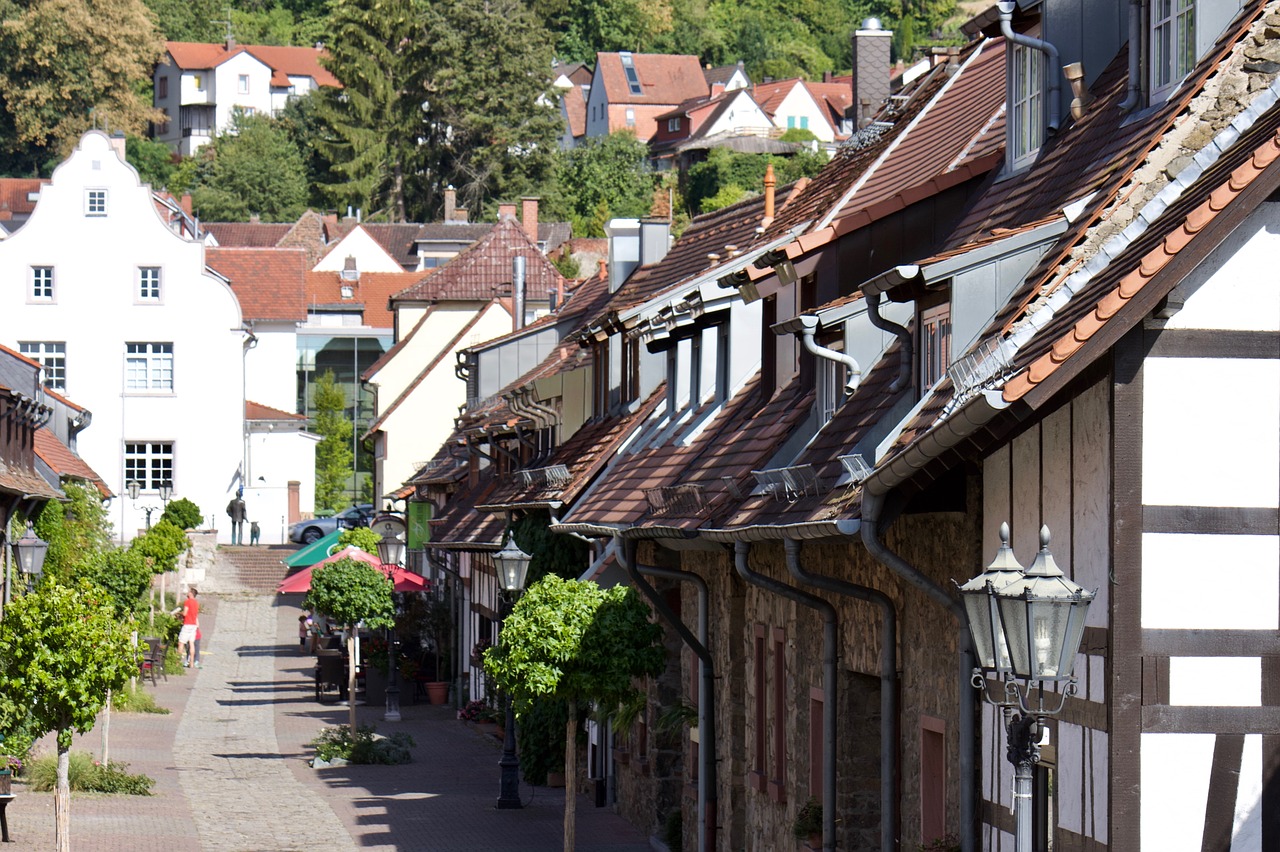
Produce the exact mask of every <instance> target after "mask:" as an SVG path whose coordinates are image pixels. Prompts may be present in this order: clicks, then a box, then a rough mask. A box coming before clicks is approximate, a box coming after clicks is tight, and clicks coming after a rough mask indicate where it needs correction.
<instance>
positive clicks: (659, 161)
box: [649, 88, 791, 169]
mask: <svg viewBox="0 0 1280 852" xmlns="http://www.w3.org/2000/svg"><path fill="white" fill-rule="evenodd" d="M655 121H656V122H657V131H656V132H655V133H654V135H653V138H652V139H650V140H649V156H650V157H651V159H652V161H653V163H654V165H655V166H656V167H657V168H659V169H667V168H673V167H675V168H681V169H685V168H688V165H689V163H688V162H687V161H684V160H682V159H681V158H680V157H679V153H680V152H681V151H682V150H690V148H691V146H689V145H688V143H690V142H698V141H700V142H704V143H705V142H707V140H725V139H729V138H736V137H743V136H750V137H757V138H760V137H764V138H766V139H767V137H769V135H770V134H771V132H772V131H773V122H772V121H771V120H770V118H769V116H768V115H766V114H765V112H764V110H762V109H761V108H760V105H759V104H757V103H756V102H755V99H754V98H752V97H751V92H750V91H749V90H748V89H746V88H737V89H733V90H731V91H726V92H722V93H720V94H718V95H708V96H703V97H699V98H694V99H693V100H689V101H685V102H684V103H682V104H680V106H678V107H676V108H675V109H673V110H669V111H667V112H664V113H662V114H660V115H658V116H657V117H656V118H655ZM770 141H774V140H770ZM776 144H779V145H786V144H787V143H776ZM704 150H705V149H704ZM788 150H791V149H788Z"/></svg>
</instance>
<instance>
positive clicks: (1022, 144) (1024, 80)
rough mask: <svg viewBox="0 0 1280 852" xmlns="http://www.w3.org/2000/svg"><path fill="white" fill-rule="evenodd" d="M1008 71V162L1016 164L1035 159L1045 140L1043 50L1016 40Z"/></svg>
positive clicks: (1013, 165) (1026, 162)
mask: <svg viewBox="0 0 1280 852" xmlns="http://www.w3.org/2000/svg"><path fill="white" fill-rule="evenodd" d="M1010 62H1011V63H1012V66H1013V68H1012V73H1011V74H1010V75H1009V86H1010V92H1009V105H1010V108H1009V164H1010V165H1011V166H1012V167H1013V168H1015V169H1018V168H1021V167H1023V166H1025V165H1028V164H1029V163H1030V162H1031V161H1032V160H1034V159H1035V156H1036V153H1037V152H1039V150H1040V145H1041V143H1042V142H1043V141H1044V54H1042V53H1041V52H1040V51H1038V50H1033V49H1032V48H1029V47H1026V46H1025V45H1021V44H1015V45H1014V46H1013V53H1012V55H1011V57H1010Z"/></svg>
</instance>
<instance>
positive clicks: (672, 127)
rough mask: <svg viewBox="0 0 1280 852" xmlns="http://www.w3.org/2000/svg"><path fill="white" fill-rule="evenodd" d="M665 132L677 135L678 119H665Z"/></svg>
mask: <svg viewBox="0 0 1280 852" xmlns="http://www.w3.org/2000/svg"><path fill="white" fill-rule="evenodd" d="M667 131H668V132H670V133H678V132H679V131H680V119H678V118H668V119H667Z"/></svg>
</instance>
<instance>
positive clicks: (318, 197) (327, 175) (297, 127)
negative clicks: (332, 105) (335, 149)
mask: <svg viewBox="0 0 1280 852" xmlns="http://www.w3.org/2000/svg"><path fill="white" fill-rule="evenodd" d="M323 98H324V92H323V91H321V90H312V91H310V92H307V93H306V94H305V95H301V96H299V97H296V98H290V99H289V102H288V103H287V104H285V106H284V109H282V110H281V111H280V114H279V116H277V119H276V120H277V121H278V122H279V124H280V129H281V130H283V131H284V132H285V133H286V134H287V135H288V136H289V138H290V139H291V140H292V141H293V144H294V145H295V146H297V148H298V151H299V153H301V154H302V163H303V168H304V169H305V171H306V179H307V188H308V191H309V192H310V195H309V197H308V199H307V204H308V205H310V206H311V207H315V208H319V209H324V208H325V207H326V206H327V204H328V197H327V196H326V194H325V191H324V187H325V186H327V185H329V184H332V183H334V182H335V181H336V180H337V178H336V176H335V175H334V173H333V171H332V169H331V168H330V163H329V159H328V156H327V155H326V153H325V134H326V132H327V131H326V127H325V125H324V122H323V121H321V119H320V103H321V100H322V99H323Z"/></svg>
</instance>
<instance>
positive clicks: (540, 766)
mask: <svg viewBox="0 0 1280 852" xmlns="http://www.w3.org/2000/svg"><path fill="white" fill-rule="evenodd" d="M516 723H517V725H518V726H519V730H520V737H519V738H520V774H521V775H523V776H524V780H525V783H528V784H534V785H542V784H545V783H547V773H548V772H560V771H561V770H563V769H564V738H565V727H566V726H567V725H568V723H569V705H568V703H567V702H566V701H564V700H563V699H558V698H535V699H533V700H531V701H526V702H522V704H521V707H520V708H519V710H518V713H517V716H516Z"/></svg>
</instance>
